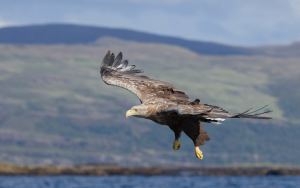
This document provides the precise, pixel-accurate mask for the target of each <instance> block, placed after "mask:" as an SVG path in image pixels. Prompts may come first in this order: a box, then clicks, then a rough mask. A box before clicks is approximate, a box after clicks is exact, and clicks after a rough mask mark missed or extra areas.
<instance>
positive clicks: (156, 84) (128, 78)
mask: <svg viewBox="0 0 300 188" xmlns="http://www.w3.org/2000/svg"><path fill="white" fill-rule="evenodd" d="M122 56H123V54H122V52H120V53H119V54H118V55H117V57H116V58H115V56H114V54H113V53H112V54H111V53H110V51H108V52H107V54H106V56H105V57H104V59H103V61H102V65H101V67H100V74H101V77H102V79H103V81H104V82H105V83H106V84H109V85H115V86H119V87H122V88H124V89H127V90H129V91H131V92H132V93H134V94H135V95H136V96H137V97H138V98H139V99H140V101H141V102H142V103H144V102H147V101H149V100H151V99H153V98H157V97H159V98H164V99H173V100H182V101H185V102H189V97H188V96H187V95H186V94H185V93H184V92H183V91H182V90H180V89H178V88H177V87H175V86H173V85H172V84H169V83H166V82H162V81H159V80H154V79H150V78H148V77H147V76H137V75H135V74H136V73H142V72H144V71H143V70H141V69H139V70H135V69H134V68H135V65H131V66H128V61H127V60H125V61H123V62H121V61H122Z"/></svg>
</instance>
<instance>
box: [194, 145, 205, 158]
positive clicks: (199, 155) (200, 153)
mask: <svg viewBox="0 0 300 188" xmlns="http://www.w3.org/2000/svg"><path fill="white" fill-rule="evenodd" d="M195 154H196V157H197V158H198V159H201V160H202V159H203V153H202V151H201V150H200V149H199V147H195Z"/></svg>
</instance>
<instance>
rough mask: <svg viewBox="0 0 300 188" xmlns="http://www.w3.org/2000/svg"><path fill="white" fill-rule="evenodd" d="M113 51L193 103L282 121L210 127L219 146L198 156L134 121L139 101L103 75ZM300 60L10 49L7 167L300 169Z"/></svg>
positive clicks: (153, 48)
mask: <svg viewBox="0 0 300 188" xmlns="http://www.w3.org/2000/svg"><path fill="white" fill-rule="evenodd" d="M108 49H110V50H111V51H112V52H114V53H118V52H120V51H122V52H123V54H124V56H125V59H128V60H129V63H130V64H135V65H137V67H138V68H142V69H144V70H145V75H147V76H149V77H152V78H156V79H159V80H163V81H166V82H169V83H172V84H174V85H175V86H177V87H178V88H180V89H182V90H184V91H186V93H187V94H188V95H189V96H190V98H191V100H194V99H195V98H200V100H201V102H202V103H209V104H213V105H218V106H221V107H223V108H224V109H226V110H228V111H230V112H243V111H245V110H247V109H249V108H250V107H254V109H258V108H260V107H262V106H264V105H265V104H269V106H268V109H272V110H274V112H273V113H272V114H271V115H270V116H272V117H273V118H274V119H273V120H271V121H266V120H251V119H249V120H248V119H244V120H242V119H235V120H226V121H225V122H224V123H223V124H222V125H215V124H205V130H206V131H208V133H209V135H210V137H211V141H209V142H207V144H206V145H204V146H202V147H201V148H202V150H203V152H204V159H203V160H202V161H200V160H198V159H196V157H195V156H194V147H193V144H192V141H191V140H190V139H189V138H187V136H185V135H182V138H181V140H180V141H181V143H182V146H181V148H180V150H178V151H174V150H173V149H172V143H173V140H174V136H173V132H172V131H171V130H169V128H168V127H166V126H161V125H157V124H155V123H152V122H150V121H148V120H143V119H137V118H127V119H126V118H125V112H126V111H127V110H128V109H130V108H131V107H132V106H134V105H138V104H139V100H138V99H137V98H136V96H134V95H133V94H132V93H130V92H128V91H126V90H124V89H120V88H117V87H112V86H107V85H105V84H104V83H103V81H102V80H101V78H100V75H99V66H100V63H101V61H102V58H103V57H104V55H105V54H106V52H107V50H108ZM299 60H300V59H299V58H282V57H281V58H280V57H278V58H275V57H264V56H203V55H198V54H196V53H194V52H191V51H189V50H187V49H184V48H181V47H177V46H170V45H164V44H152V43H138V42H131V41H122V40H119V39H114V38H101V39H99V40H98V41H96V42H94V43H90V44H86V45H79V44H78V45H62V44H61V45H58V44H56V45H8V44H5V45H4V44H2V45H0V149H1V153H0V160H1V161H8V162H13V163H19V164H33V163H35V164H72V163H85V164H86V163H117V164H122V165H127V164H128V165H148V164H155V165H159V164H164V165H192V164H242V163H252V164H254V163H256V164H269V163H277V164H300V159H299V157H298V156H299V154H300V146H299V144H298V143H299V142H300V138H299V137H298V135H299V134H300V127H299V110H300V109H299V106H300V101H299V97H298V96H299V94H300V90H299V88H300V87H299V86H300V85H299V83H300V82H299V73H300V63H299Z"/></svg>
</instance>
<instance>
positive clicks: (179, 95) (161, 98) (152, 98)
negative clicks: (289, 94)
mask: <svg viewBox="0 0 300 188" xmlns="http://www.w3.org/2000/svg"><path fill="white" fill-rule="evenodd" d="M122 56H123V55H122V52H121V53H119V55H118V56H117V57H116V58H115V57H114V54H113V53H112V54H110V51H108V53H107V54H106V56H105V57H104V59H103V61H102V65H101V67H100V74H101V77H102V79H103V81H104V82H105V83H106V84H109V85H115V86H119V87H122V88H125V89H127V90H129V91H131V92H132V93H134V94H135V95H136V96H137V97H138V98H139V99H140V101H141V103H142V104H141V105H139V106H134V107H132V108H131V109H130V110H129V111H127V113H126V117H127V116H136V117H139V118H145V119H149V120H152V121H154V122H156V123H158V124H161V125H167V126H169V127H170V129H171V130H173V131H174V134H175V141H174V143H173V148H174V149H175V150H177V149H179V147H180V145H181V144H180V143H179V142H178V139H179V137H180V134H181V132H182V131H183V132H184V133H185V134H186V135H187V136H189V137H190V138H191V139H192V140H193V142H194V145H195V151H196V156H197V157H198V158H200V159H202V158H203V155H202V152H201V151H200V150H199V148H198V147H199V146H201V145H204V144H205V141H208V140H210V138H209V136H208V135H207V132H206V131H204V129H203V127H204V125H203V124H201V121H202V122H207V123H217V124H219V121H223V120H224V118H257V119H272V118H270V117H260V116H258V115H260V114H252V113H253V112H250V113H249V112H248V111H249V110H248V111H246V112H248V113H246V112H244V113H238V114H232V113H228V112H227V111H225V110H223V109H222V108H220V107H217V106H212V105H208V104H202V103H201V104H200V100H199V99H196V100H195V101H193V102H192V101H190V100H189V97H188V96H187V95H186V94H185V93H184V91H182V90H180V89H178V88H177V87H175V86H173V85H172V84H169V83H166V82H162V81H159V80H154V79H150V78H148V77H146V76H137V75H135V74H136V73H142V72H143V70H134V68H135V66H134V65H132V66H127V65H128V61H127V60H125V61H123V62H122V63H121V60H122ZM254 112H256V111H254ZM265 113H268V112H265Z"/></svg>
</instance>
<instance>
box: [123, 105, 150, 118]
mask: <svg viewBox="0 0 300 188" xmlns="http://www.w3.org/2000/svg"><path fill="white" fill-rule="evenodd" d="M129 116H136V117H139V116H140V117H144V116H148V108H147V106H144V105H139V106H133V107H132V108H131V109H130V110H128V111H127V112H126V117H129Z"/></svg>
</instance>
